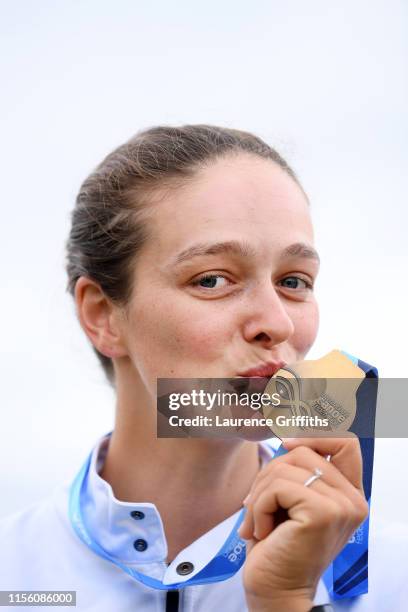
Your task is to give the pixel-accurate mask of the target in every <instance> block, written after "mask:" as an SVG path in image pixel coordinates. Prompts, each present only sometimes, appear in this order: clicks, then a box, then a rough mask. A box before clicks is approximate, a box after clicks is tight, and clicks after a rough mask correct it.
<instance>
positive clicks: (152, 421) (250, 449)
mask: <svg viewBox="0 0 408 612" xmlns="http://www.w3.org/2000/svg"><path fill="white" fill-rule="evenodd" d="M139 391H142V390H141V389H140V390H139ZM136 396H137V397H138V398H139V400H138V401H136ZM141 398H143V399H144V402H143V403H141V402H140V399H141ZM258 470H259V458H258V448H257V445H256V444H255V443H253V442H247V441H241V440H236V439H234V440H232V439H204V438H174V439H172V438H157V437H156V406H155V405H152V398H151V397H150V398H149V397H148V396H147V394H146V392H145V393H143V392H142V393H141V394H140V393H137V394H136V393H133V394H131V395H130V394H128V393H123V392H122V393H121V392H120V388H119V389H118V400H117V411H116V421H115V429H114V431H113V433H112V436H111V440H110V443H109V448H108V453H107V456H106V460H105V463H104V466H103V468H102V472H101V477H102V478H103V479H104V480H106V481H107V482H109V484H110V485H111V486H112V489H113V492H114V495H115V497H116V498H117V499H119V500H121V501H128V502H137V503H142V502H150V503H153V504H155V505H156V507H157V509H158V511H159V512H160V515H161V518H162V520H163V524H164V528H165V532H166V538H167V543H168V550H169V557H168V561H171V560H172V559H173V558H174V557H175V556H176V555H177V554H178V552H179V551H180V550H182V549H183V548H185V547H186V546H188V545H189V544H191V543H192V542H193V541H194V540H196V539H197V538H198V537H199V536H200V535H203V534H204V533H205V532H207V531H208V530H209V529H211V528H212V527H214V526H215V525H217V524H218V523H220V522H221V521H223V520H224V519H226V518H228V517H229V516H231V515H232V514H234V513H235V512H236V511H237V510H239V509H240V508H241V507H242V500H243V499H244V498H245V497H246V495H247V494H248V492H249V490H250V487H251V485H252V482H253V480H254V478H255V476H256V474H257V472H258Z"/></svg>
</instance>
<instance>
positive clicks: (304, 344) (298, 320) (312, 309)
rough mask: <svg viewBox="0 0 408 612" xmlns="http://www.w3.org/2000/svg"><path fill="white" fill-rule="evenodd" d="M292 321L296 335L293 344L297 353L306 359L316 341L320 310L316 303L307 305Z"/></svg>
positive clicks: (294, 315)
mask: <svg viewBox="0 0 408 612" xmlns="http://www.w3.org/2000/svg"><path fill="white" fill-rule="evenodd" d="M292 320H293V323H294V326H295V333H294V335H293V337H292V342H291V344H292V345H293V347H294V348H295V349H296V351H297V353H298V354H299V355H300V356H301V357H304V356H305V355H306V353H307V352H308V351H309V350H310V348H311V347H312V345H313V343H314V341H315V340H316V336H317V332H318V329H319V309H318V306H317V304H316V302H310V303H308V304H305V305H304V308H302V310H301V311H297V312H296V313H294V314H293V316H292Z"/></svg>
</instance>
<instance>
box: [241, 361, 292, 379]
mask: <svg viewBox="0 0 408 612" xmlns="http://www.w3.org/2000/svg"><path fill="white" fill-rule="evenodd" d="M285 365H286V363H285V362H284V361H269V362H268V363H262V364H260V365H258V366H255V367H254V368H250V369H249V370H246V371H245V372H239V373H238V374H237V376H238V377H239V378H254V377H256V378H265V377H271V376H273V375H274V374H276V372H277V371H278V370H280V369H281V368H283V367H284V366H285Z"/></svg>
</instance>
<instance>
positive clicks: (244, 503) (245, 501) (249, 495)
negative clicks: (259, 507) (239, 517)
mask: <svg viewBox="0 0 408 612" xmlns="http://www.w3.org/2000/svg"><path fill="white" fill-rule="evenodd" d="M250 497H251V494H250V493H248V495H247V496H246V498H245V499H244V501H243V502H242V505H243V506H246V505H247V503H248V500H249V498H250Z"/></svg>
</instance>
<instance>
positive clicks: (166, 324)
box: [130, 300, 228, 365]
mask: <svg viewBox="0 0 408 612" xmlns="http://www.w3.org/2000/svg"><path fill="white" fill-rule="evenodd" d="M168 303H169V302H168ZM227 330H228V324H227V322H226V321H224V318H223V317H222V314H221V313H218V312H210V309H208V310H206V311H205V312H203V309H202V308H201V309H198V308H195V309H194V308H192V307H191V306H190V307H186V306H185V305H184V304H183V306H182V307H181V306H180V307H178V305H177V304H175V303H174V301H173V303H172V307H171V309H169V308H166V300H163V301H162V302H161V303H160V304H156V305H152V306H151V307H150V308H149V309H146V308H137V309H134V310H133V313H132V317H131V324H130V334H131V335H132V337H133V339H132V351H133V352H134V354H135V357H136V359H137V356H138V355H139V356H141V355H143V356H144V357H143V359H144V358H146V359H148V360H149V361H150V360H151V361H152V363H153V362H154V363H156V364H158V363H160V362H161V363H163V365H164V363H165V362H167V363H170V364H172V363H174V362H175V361H182V360H184V359H187V360H194V362H195V363H197V362H199V361H201V362H203V363H208V362H211V361H212V360H214V359H215V358H219V356H220V355H222V354H223V350H222V347H223V346H225V342H226V338H227V337H228V332H227Z"/></svg>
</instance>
